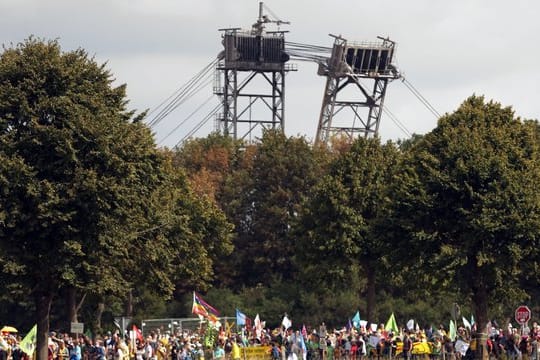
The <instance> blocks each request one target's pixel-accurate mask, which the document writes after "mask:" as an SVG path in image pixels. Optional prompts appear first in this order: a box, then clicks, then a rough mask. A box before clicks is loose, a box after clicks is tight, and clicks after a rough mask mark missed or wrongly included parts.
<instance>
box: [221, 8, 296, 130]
mask: <svg viewBox="0 0 540 360" xmlns="http://www.w3.org/2000/svg"><path fill="white" fill-rule="evenodd" d="M266 23H277V24H278V25H279V24H288V22H283V21H280V20H270V19H269V18H268V17H267V16H266V15H263V3H260V4H259V18H258V20H257V22H256V23H255V24H254V25H253V27H252V29H251V30H249V31H242V30H240V29H238V28H234V29H221V31H223V32H224V33H223V46H224V51H223V52H222V53H221V54H220V60H219V63H218V65H217V74H218V76H217V79H218V83H217V84H216V85H215V86H214V93H216V94H217V95H219V96H221V101H222V105H223V113H222V114H221V115H220V116H219V117H218V121H217V124H216V127H217V129H218V130H219V131H220V132H222V133H223V134H225V135H230V136H232V137H233V138H234V139H250V138H251V137H252V134H253V132H254V131H256V130H257V129H270V128H271V129H282V130H283V129H284V127H285V74H286V73H287V72H288V71H291V70H295V69H294V68H293V66H288V65H287V64H285V63H286V62H287V61H288V60H289V56H288V55H287V54H286V52H285V36H284V32H283V31H274V32H267V31H265V30H264V25H265V24H266ZM221 81H223V83H222V84H221ZM261 89H264V90H261ZM264 114H266V116H264Z"/></svg>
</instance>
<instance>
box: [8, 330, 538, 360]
mask: <svg viewBox="0 0 540 360" xmlns="http://www.w3.org/2000/svg"><path fill="white" fill-rule="evenodd" d="M215 333H216V336H215V338H212V339H209V338H208V337H207V336H206V335H205V331H204V330H202V329H199V330H198V331H181V330H180V331H178V332H176V333H174V334H171V333H168V332H164V333H162V332H161V331H159V330H156V331H151V332H150V333H149V334H147V335H146V336H144V337H143V336H142V334H140V333H139V334H135V335H134V334H133V332H131V334H129V332H126V335H125V336H121V335H120V334H119V332H118V331H117V332H115V333H110V332H109V333H107V334H105V335H104V336H99V337H96V338H95V339H92V338H90V337H88V336H82V335H78V336H71V335H70V334H67V333H66V334H56V333H54V332H52V333H51V334H50V336H49V344H48V345H49V346H48V349H49V360H205V359H206V360H259V359H260V360H264V359H268V360H367V359H377V360H383V359H394V358H402V359H405V360H409V359H425V360H470V359H473V358H474V357H475V355H476V352H478V351H480V348H481V346H480V345H482V344H481V343H480V340H479V338H476V335H475V333H474V332H471V331H470V329H468V328H463V327H461V328H459V329H458V330H457V334H456V336H455V338H454V339H451V338H450V335H449V333H448V331H447V330H446V329H445V328H444V327H443V326H440V327H439V328H438V329H425V330H418V329H417V330H405V331H401V332H400V333H399V334H398V333H393V332H392V331H386V330H385V329H384V326H379V327H378V328H377V329H376V330H372V329H368V330H366V329H364V328H360V329H354V328H348V329H347V328H344V329H339V330H333V331H327V330H326V327H325V326H320V327H318V328H316V329H309V328H305V327H303V328H302V329H301V330H296V331H294V330H292V329H290V328H289V329H287V330H284V329H283V328H281V329H276V330H274V331H270V330H263V331H262V332H259V333H255V332H253V334H252V333H246V332H245V331H242V332H241V333H225V332H224V331H216V332H215ZM20 341H21V338H20V337H19V336H17V335H16V334H11V333H3V334H2V336H1V339H0V360H30V356H28V355H27V354H26V353H24V352H23V351H21V349H20V347H19V343H20ZM539 341H540V326H538V324H537V323H534V324H533V326H532V328H531V329H528V328H527V329H526V331H524V329H517V328H512V327H508V328H506V329H501V328H495V327H493V328H491V330H490V333H489V334H488V337H487V339H486V340H485V343H484V344H483V345H485V347H484V348H485V349H486V350H485V351H487V352H488V354H489V357H490V358H491V359H497V360H540V347H539V346H538V343H539ZM248 350H250V351H248ZM252 350H255V351H252ZM257 350H258V351H257Z"/></svg>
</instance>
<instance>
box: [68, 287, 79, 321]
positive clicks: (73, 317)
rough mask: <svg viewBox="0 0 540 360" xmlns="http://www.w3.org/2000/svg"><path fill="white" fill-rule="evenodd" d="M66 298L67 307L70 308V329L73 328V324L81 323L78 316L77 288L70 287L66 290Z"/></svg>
mask: <svg viewBox="0 0 540 360" xmlns="http://www.w3.org/2000/svg"><path fill="white" fill-rule="evenodd" d="M66 298H67V307H68V309H67V310H68V314H67V315H68V318H67V323H68V329H69V327H71V323H72V322H75V323H76V322H79V321H78V316H77V315H78V314H77V289H75V287H73V286H70V287H68V288H67V289H66Z"/></svg>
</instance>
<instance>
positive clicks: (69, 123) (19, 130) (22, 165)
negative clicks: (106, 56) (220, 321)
mask: <svg viewBox="0 0 540 360" xmlns="http://www.w3.org/2000/svg"><path fill="white" fill-rule="evenodd" d="M112 82H113V79H112V76H111V74H110V72H109V71H107V70H106V69H105V65H99V64H97V63H96V62H95V61H94V60H93V59H92V58H89V57H88V55H87V54H86V52H85V51H84V50H81V49H79V50H75V51H71V52H66V53H63V52H62V51H61V49H60V46H59V44H58V43H57V42H56V41H48V42H45V41H41V40H37V39H34V38H30V39H28V40H26V41H25V42H24V43H22V44H19V45H17V46H14V47H11V48H7V49H5V50H4V52H3V53H2V54H1V57H0V189H1V190H0V238H1V242H0V266H1V267H2V270H3V272H2V275H0V281H1V282H2V284H3V285H5V286H6V287H7V288H8V289H10V291H11V292H12V293H13V294H14V295H15V294H16V293H19V294H23V295H25V296H29V297H31V298H32V299H33V301H34V304H35V308H36V313H37V314H36V317H37V324H38V336H37V354H38V359H46V357H47V333H48V330H49V315H50V309H51V304H52V303H53V299H54V297H55V296H56V295H57V294H58V293H59V292H60V291H61V290H62V289H69V288H75V289H76V290H77V291H81V292H83V293H84V292H89V293H94V294H102V295H105V294H116V295H118V296H120V297H126V296H127V294H128V292H129V290H130V289H131V288H132V287H133V284H134V283H136V282H137V281H144V282H145V283H148V284H150V285H151V286H155V288H156V289H158V290H159V291H160V293H162V294H164V295H165V296H167V295H169V294H171V293H172V291H173V289H174V282H175V281H174V278H173V276H171V274H172V273H173V272H174V271H175V270H178V268H176V267H177V266H178V265H179V264H182V262H180V261H178V260H177V261H176V262H175V259H178V257H179V255H178V253H177V250H176V248H175V247H176V246H179V244H180V242H182V243H187V244H186V245H184V248H185V249H189V250H190V251H197V250H201V248H205V249H206V248H208V247H209V246H214V247H215V248H216V249H224V251H228V250H227V248H228V247H230V246H228V245H227V243H226V237H227V236H228V235H227V233H228V232H230V228H229V227H228V225H226V223H224V222H223V221H222V220H224V218H223V216H222V215H221V216H215V215H216V211H217V210H216V209H215V208H212V207H210V210H206V207H207V203H205V202H204V201H198V200H196V198H195V196H194V195H193V194H192V193H191V192H189V191H187V190H189V189H188V187H187V185H186V183H185V181H184V182H182V176H181V175H178V174H177V173H174V172H172V171H171V169H172V167H171V165H170V164H171V160H170V159H168V158H167V155H166V154H165V153H163V152H162V151H160V150H158V149H157V147H156V145H155V143H154V140H153V138H152V135H151V132H150V130H149V129H148V128H147V127H146V126H145V125H144V124H143V123H141V122H140V121H139V120H140V116H137V117H135V118H133V115H134V114H133V112H129V111H126V109H125V107H126V104H127V101H126V99H125V86H123V85H122V86H119V87H113V86H112ZM175 187H176V189H177V190H176V191H172V190H174V189H175ZM227 229H228V230H227ZM222 230H223V232H222ZM218 233H219V234H218ZM222 235H223V236H222ZM221 240H225V243H224V244H217V245H216V244H215V242H216V241H218V242H219V241H221ZM201 243H204V244H205V245H206V247H204V246H202V245H201ZM190 254H191V253H190ZM198 256H199V258H201V257H204V256H205V254H204V253H203V252H202V250H201V251H200V254H199V255H198ZM192 258H195V256H193V257H192ZM183 260H184V259H183V258H182V261H183ZM208 263H210V261H208V262H207V263H205V265H204V267H203V268H204V269H205V271H204V272H203V271H201V273H200V274H199V273H196V274H195V275H194V278H195V279H196V280H197V279H201V278H202V279H203V281H207V278H208V276H209V275H210V274H211V273H210V272H209V271H207V266H209V265H208ZM141 267H144V271H138V270H137V269H139V268H141ZM183 269H185V268H183ZM190 271H193V269H190ZM179 273H181V274H183V275H185V276H188V275H186V272H185V271H184V272H181V271H180V272H179ZM203 273H204V275H201V274H203ZM134 274H136V275H134ZM189 275H191V274H189ZM199 275H200V276H199Z"/></svg>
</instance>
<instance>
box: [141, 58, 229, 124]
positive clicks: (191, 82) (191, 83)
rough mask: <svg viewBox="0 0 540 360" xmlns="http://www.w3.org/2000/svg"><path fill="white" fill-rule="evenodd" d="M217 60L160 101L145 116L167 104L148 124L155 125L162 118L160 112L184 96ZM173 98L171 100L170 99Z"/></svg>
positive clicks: (163, 111) (165, 110)
mask: <svg viewBox="0 0 540 360" xmlns="http://www.w3.org/2000/svg"><path fill="white" fill-rule="evenodd" d="M217 62H218V59H214V60H213V61H212V62H210V64H208V65H206V66H205V67H204V68H203V69H202V70H201V71H199V72H198V73H197V74H196V75H195V76H194V77H193V78H191V79H190V80H189V81H188V82H187V83H185V84H184V85H182V86H181V87H180V88H179V89H177V90H176V91H175V92H174V93H173V94H171V95H170V96H169V97H168V98H167V99H165V100H164V101H162V102H161V103H160V104H159V105H158V106H157V107H155V108H154V109H153V110H152V111H150V112H149V113H148V115H147V116H149V115H151V114H153V113H155V112H156V111H158V109H160V108H161V107H162V106H163V105H164V104H167V105H166V106H165V108H162V109H161V110H160V111H159V113H158V114H157V115H156V116H154V118H153V119H152V120H151V121H150V122H149V126H151V127H152V126H154V125H156V124H157V123H158V122H159V121H161V119H162V116H161V115H162V114H163V113H165V112H167V110H168V109H169V108H170V107H171V104H174V103H175V102H177V101H179V99H181V98H182V96H184V94H186V93H187V92H188V91H189V90H190V89H191V88H192V87H193V86H194V84H196V83H197V81H198V80H199V79H200V78H201V77H204V76H206V75H207V73H208V71H209V70H211V69H213V68H214V66H215V65H216V63H217ZM172 98H174V99H173V100H171V99H172Z"/></svg>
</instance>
